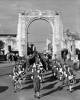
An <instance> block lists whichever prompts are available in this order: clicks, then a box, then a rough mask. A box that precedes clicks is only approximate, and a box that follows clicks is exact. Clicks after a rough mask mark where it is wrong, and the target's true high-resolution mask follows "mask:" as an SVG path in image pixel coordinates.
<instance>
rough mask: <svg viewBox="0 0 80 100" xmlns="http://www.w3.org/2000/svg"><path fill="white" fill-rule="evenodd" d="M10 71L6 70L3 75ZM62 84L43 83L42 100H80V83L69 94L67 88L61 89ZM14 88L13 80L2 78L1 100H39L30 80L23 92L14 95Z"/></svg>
mask: <svg viewBox="0 0 80 100" xmlns="http://www.w3.org/2000/svg"><path fill="white" fill-rule="evenodd" d="M6 71H9V68H7V70H5V69H4V71H3V73H5V72H6ZM76 74H77V75H76V78H77V79H78V78H79V76H80V72H79V71H78V72H77V73H76ZM60 84H61V83H60V82H58V81H53V80H51V79H47V80H46V82H44V83H43V88H42V89H41V98H40V100H80V82H79V81H78V82H77V84H76V85H75V86H74V91H73V92H72V93H69V92H68V91H67V87H64V88H63V89H61V88H59V86H60ZM13 91H14V88H13V85H12V83H11V79H10V77H9V76H8V75H5V76H0V100H37V99H35V98H34V96H33V84H32V81H30V80H28V82H26V84H23V88H22V90H20V91H18V92H17V93H14V92H13Z"/></svg>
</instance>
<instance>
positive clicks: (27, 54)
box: [27, 31, 30, 55]
mask: <svg viewBox="0 0 80 100" xmlns="http://www.w3.org/2000/svg"><path fill="white" fill-rule="evenodd" d="M28 34H30V33H29V32H28V31H27V55H28V46H29V37H28Z"/></svg>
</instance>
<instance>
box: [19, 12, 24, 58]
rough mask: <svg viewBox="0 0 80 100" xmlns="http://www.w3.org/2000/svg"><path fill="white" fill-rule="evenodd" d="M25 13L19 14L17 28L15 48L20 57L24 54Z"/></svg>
mask: <svg viewBox="0 0 80 100" xmlns="http://www.w3.org/2000/svg"><path fill="white" fill-rule="evenodd" d="M25 27H26V25H25V13H19V18H18V28H17V48H18V51H19V55H20V56H24V55H25V54H24V53H25V49H24V47H25Z"/></svg>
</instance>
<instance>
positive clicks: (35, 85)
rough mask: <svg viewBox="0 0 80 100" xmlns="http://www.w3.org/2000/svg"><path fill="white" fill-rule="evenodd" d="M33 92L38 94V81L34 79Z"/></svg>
mask: <svg viewBox="0 0 80 100" xmlns="http://www.w3.org/2000/svg"><path fill="white" fill-rule="evenodd" d="M33 86H34V92H35V93H36V92H40V79H39V78H36V79H34V80H33Z"/></svg>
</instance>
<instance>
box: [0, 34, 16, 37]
mask: <svg viewBox="0 0 80 100" xmlns="http://www.w3.org/2000/svg"><path fill="white" fill-rule="evenodd" d="M3 36H12V37H16V36H17V34H0V37H3Z"/></svg>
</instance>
